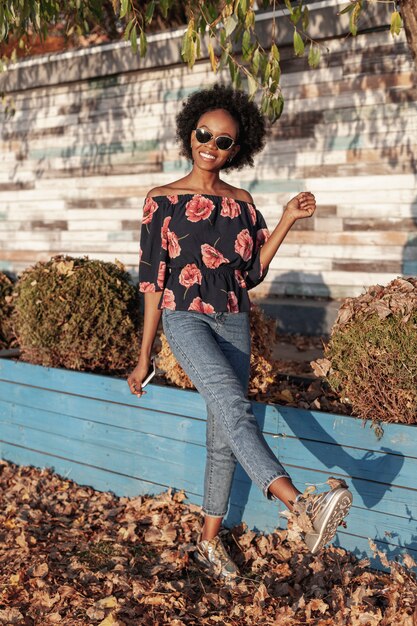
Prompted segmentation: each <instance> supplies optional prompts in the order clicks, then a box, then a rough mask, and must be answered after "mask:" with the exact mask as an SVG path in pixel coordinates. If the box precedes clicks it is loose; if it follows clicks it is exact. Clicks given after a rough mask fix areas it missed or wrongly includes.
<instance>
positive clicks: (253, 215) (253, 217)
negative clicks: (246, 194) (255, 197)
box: [248, 204, 256, 226]
mask: <svg viewBox="0 0 417 626" xmlns="http://www.w3.org/2000/svg"><path fill="white" fill-rule="evenodd" d="M248 210H249V213H250V218H251V220H252V224H253V225H254V226H255V224H256V210H255V207H254V206H253V204H248Z"/></svg>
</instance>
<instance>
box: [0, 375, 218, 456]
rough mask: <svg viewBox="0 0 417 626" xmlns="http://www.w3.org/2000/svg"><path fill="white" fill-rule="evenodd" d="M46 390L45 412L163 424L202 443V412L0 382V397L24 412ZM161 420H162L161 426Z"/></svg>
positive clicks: (38, 405) (138, 426)
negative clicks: (186, 412) (175, 410)
mask: <svg viewBox="0 0 417 626" xmlns="http://www.w3.org/2000/svg"><path fill="white" fill-rule="evenodd" d="M46 393H47V398H48V401H47V407H48V412H51V414H53V413H55V414H56V415H60V416H61V417H62V418H63V419H65V418H67V417H70V416H73V417H77V418H78V419H85V420H89V421H94V422H99V423H103V424H109V425H114V424H117V425H118V426H119V427H120V428H127V429H131V430H135V431H136V430H137V431H142V432H148V433H154V434H161V427H162V428H163V433H164V434H165V435H166V436H169V437H172V438H174V439H180V440H187V441H191V442H195V443H201V444H203V443H205V429H206V416H205V414H204V415H203V416H202V417H201V418H190V417H186V416H183V415H179V414H178V413H172V412H169V413H168V412H160V411H159V410H152V409H149V408H144V407H135V406H129V405H127V404H120V403H116V402H108V401H105V400H95V399H92V398H87V397H84V396H75V395H72V394H68V393H61V392H58V391H47V392H45V390H43V389H39V388H36V387H23V386H21V385H12V384H11V383H1V382H0V398H8V401H9V402H13V403H15V404H19V405H21V406H24V407H26V413H28V410H30V409H41V410H43V409H44V407H45V397H46V396H45V394H46ZM0 402H1V400H0ZM161 420H163V425H162V426H161Z"/></svg>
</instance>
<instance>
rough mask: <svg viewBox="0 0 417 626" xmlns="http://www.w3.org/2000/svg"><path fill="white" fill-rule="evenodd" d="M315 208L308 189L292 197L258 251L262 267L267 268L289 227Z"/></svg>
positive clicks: (307, 215) (313, 198) (312, 212)
mask: <svg viewBox="0 0 417 626" xmlns="http://www.w3.org/2000/svg"><path fill="white" fill-rule="evenodd" d="M315 210H316V199H315V197H314V196H313V194H312V193H310V192H309V191H303V192H301V193H299V194H298V195H296V196H295V197H294V198H292V199H291V200H290V201H289V202H288V204H287V206H286V207H285V209H284V212H283V214H282V216H281V219H280V220H279V222H278V224H277V226H276V227H275V229H274V230H273V231H272V233H271V235H270V237H269V239H268V241H267V242H266V243H264V244H263V246H262V248H261V251H260V260H261V264H262V267H264V268H267V267H268V265H269V264H270V263H271V261H272V259H273V258H274V256H275V255H276V253H277V250H278V248H279V247H280V245H281V244H282V242H283V241H284V239H285V237H286V236H287V234H288V232H289V231H290V229H291V227H292V226H293V225H294V224H295V222H296V221H297V220H299V219H304V218H306V217H311V216H312V215H313V214H314V212H315Z"/></svg>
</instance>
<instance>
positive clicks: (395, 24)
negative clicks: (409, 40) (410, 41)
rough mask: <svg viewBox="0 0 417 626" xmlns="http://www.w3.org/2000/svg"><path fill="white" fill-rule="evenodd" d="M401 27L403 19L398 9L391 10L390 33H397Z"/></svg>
mask: <svg viewBox="0 0 417 626" xmlns="http://www.w3.org/2000/svg"><path fill="white" fill-rule="evenodd" d="M402 27H403V21H402V19H401V15H400V14H399V12H398V11H393V13H392V15H391V28H390V33H391V35H392V36H393V37H394V35H399V34H400V32H401V29H402Z"/></svg>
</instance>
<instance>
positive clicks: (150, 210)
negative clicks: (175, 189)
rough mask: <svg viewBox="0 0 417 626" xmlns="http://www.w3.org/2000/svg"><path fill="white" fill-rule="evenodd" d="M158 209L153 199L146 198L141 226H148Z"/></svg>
mask: <svg viewBox="0 0 417 626" xmlns="http://www.w3.org/2000/svg"><path fill="white" fill-rule="evenodd" d="M157 209H158V205H157V203H156V202H155V200H154V199H153V198H146V200H145V204H144V207H143V217H142V224H149V222H151V221H152V216H153V214H154V213H155V211H156V210H157Z"/></svg>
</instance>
